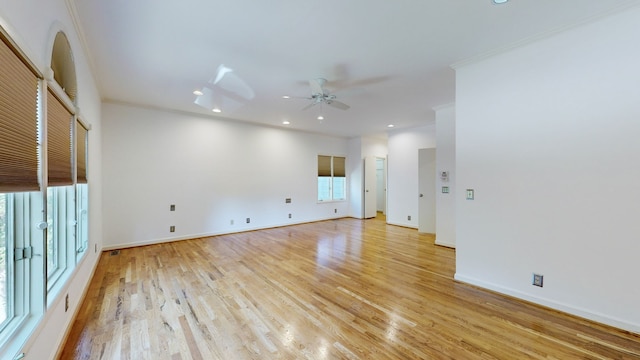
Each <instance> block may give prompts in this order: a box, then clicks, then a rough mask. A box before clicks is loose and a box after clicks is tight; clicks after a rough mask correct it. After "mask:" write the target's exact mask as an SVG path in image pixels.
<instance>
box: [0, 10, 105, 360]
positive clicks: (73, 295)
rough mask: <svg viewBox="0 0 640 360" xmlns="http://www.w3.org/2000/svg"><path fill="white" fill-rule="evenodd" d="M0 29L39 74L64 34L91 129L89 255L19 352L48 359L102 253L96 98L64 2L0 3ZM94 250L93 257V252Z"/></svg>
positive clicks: (80, 103)
mask: <svg viewBox="0 0 640 360" xmlns="http://www.w3.org/2000/svg"><path fill="white" fill-rule="evenodd" d="M0 24H1V25H2V26H3V27H4V28H5V29H6V30H7V31H8V32H9V34H10V35H11V37H12V38H13V40H14V41H15V42H16V43H17V44H18V46H19V47H20V48H21V49H22V50H23V51H24V52H25V53H26V55H27V56H28V57H29V58H30V59H31V61H32V62H33V63H34V64H35V65H36V67H38V68H39V70H40V71H41V72H43V73H45V72H46V69H47V68H48V67H49V64H50V59H51V49H52V47H53V39H54V37H55V34H56V33H57V31H59V30H62V31H64V32H65V34H66V35H67V38H68V40H69V43H70V45H71V49H72V51H73V57H74V61H75V66H76V75H77V81H78V107H79V108H80V113H79V114H80V116H81V117H82V119H83V120H84V121H85V122H87V123H90V124H91V126H92V128H91V131H89V159H88V161H89V167H88V171H89V206H90V207H89V251H87V255H86V256H85V258H84V259H83V260H82V261H81V263H80V264H79V265H78V267H77V268H76V269H75V271H74V272H73V274H72V275H71V277H70V278H69V279H68V280H67V283H66V284H65V286H64V287H63V288H62V289H61V291H60V293H59V296H57V298H55V299H54V300H53V301H52V302H51V305H50V307H49V309H47V310H46V312H45V313H44V317H43V320H42V321H40V323H39V324H38V326H37V327H36V329H35V330H34V332H33V334H32V335H31V337H30V338H29V339H28V340H27V341H26V343H25V344H24V345H23V346H22V349H21V352H25V353H26V358H28V359H52V358H54V356H55V354H56V351H57V348H58V346H59V345H60V343H61V342H62V340H63V338H64V336H65V331H66V330H67V329H68V328H69V327H70V325H71V322H72V320H73V316H74V313H75V312H76V311H77V309H78V306H79V305H80V301H81V300H82V296H83V293H84V291H85V288H86V286H87V285H88V283H89V281H90V280H91V276H92V273H93V270H94V268H95V266H96V264H97V261H98V256H99V255H100V250H101V248H102V238H101V236H102V233H101V230H102V214H101V208H102V202H101V201H102V200H101V165H100V164H101V133H100V132H101V126H100V125H101V121H100V95H99V93H98V90H97V87H96V84H95V81H94V79H93V76H92V74H91V71H90V68H89V63H88V60H87V57H86V56H85V54H84V53H83V48H82V46H81V44H80V41H79V39H78V36H77V34H76V32H75V29H74V27H73V22H72V20H71V18H70V16H69V14H68V10H67V6H66V5H65V1H64V0H34V1H22V0H8V1H3V2H2V6H0ZM96 245H97V248H98V251H97V252H96V251H94V248H95V246H96ZM67 293H68V294H69V310H68V311H67V312H65V311H64V295H65V294H67ZM14 354H15V349H14V350H9V352H0V357H1V358H5V357H7V358H13V355H14Z"/></svg>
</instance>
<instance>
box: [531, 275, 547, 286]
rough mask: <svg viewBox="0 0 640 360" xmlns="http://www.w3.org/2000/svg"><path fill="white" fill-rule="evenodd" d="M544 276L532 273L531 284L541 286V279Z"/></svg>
mask: <svg viewBox="0 0 640 360" xmlns="http://www.w3.org/2000/svg"><path fill="white" fill-rule="evenodd" d="M543 278H544V276H542V275H540V274H533V280H532V282H531V284H532V285H533V286H539V287H542V280H543Z"/></svg>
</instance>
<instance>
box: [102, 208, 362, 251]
mask: <svg viewBox="0 0 640 360" xmlns="http://www.w3.org/2000/svg"><path fill="white" fill-rule="evenodd" d="M344 218H346V216H335V217H330V218H326V219H318V220H311V221H299V222H291V223H283V224H275V225H270V226H267V227H259V226H253V227H245V228H242V229H238V230H231V231H219V232H211V233H202V234H190V235H183V236H174V237H166V238H159V239H149V240H143V241H136V242H129V243H120V244H114V245H109V246H105V247H103V248H102V251H111V250H118V249H126V248H133V247H138V246H147V245H156V244H163V243H169V242H174V241H182V240H194V239H199V238H206V237H212V236H220V235H230V234H238V233H243V232H249V231H256V230H267V229H273V228H279V227H286V226H292V225H301V224H309V223H314V222H319V221H327V220H336V219H344ZM354 219H355V218H354Z"/></svg>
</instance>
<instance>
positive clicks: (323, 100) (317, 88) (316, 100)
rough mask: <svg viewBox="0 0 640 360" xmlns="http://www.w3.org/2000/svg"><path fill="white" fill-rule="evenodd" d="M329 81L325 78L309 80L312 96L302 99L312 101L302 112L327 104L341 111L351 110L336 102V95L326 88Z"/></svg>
mask: <svg viewBox="0 0 640 360" xmlns="http://www.w3.org/2000/svg"><path fill="white" fill-rule="evenodd" d="M326 82H327V80H326V79H323V78H318V79H311V80H309V87H311V96H310V97H303V98H302V99H307V100H311V104H309V105H307V106H305V107H304V108H302V110H307V109H309V108H311V107H313V106H315V105H318V104H320V105H321V106H322V104H327V105H329V106H331V107H334V108H336V109H340V110H347V109H349V107H350V106H349V105H347V104H345V103H343V102H341V101H338V100H336V95H335V94H332V93H330V92H329V91H328V90H327V89H325V88H324V84H326Z"/></svg>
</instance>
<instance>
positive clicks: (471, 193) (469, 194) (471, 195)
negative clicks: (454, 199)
mask: <svg viewBox="0 0 640 360" xmlns="http://www.w3.org/2000/svg"><path fill="white" fill-rule="evenodd" d="M473 199H474V191H473V189H467V200H473Z"/></svg>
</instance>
